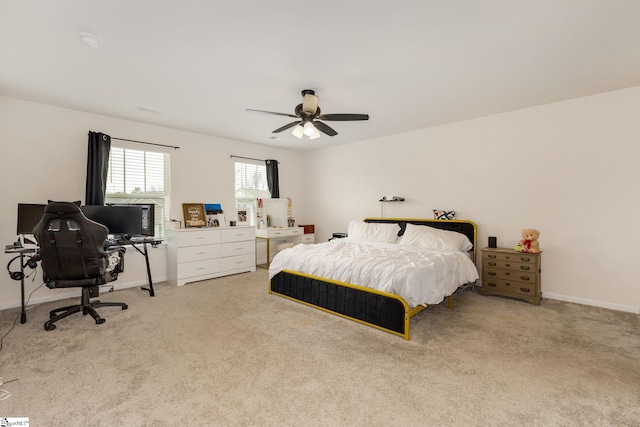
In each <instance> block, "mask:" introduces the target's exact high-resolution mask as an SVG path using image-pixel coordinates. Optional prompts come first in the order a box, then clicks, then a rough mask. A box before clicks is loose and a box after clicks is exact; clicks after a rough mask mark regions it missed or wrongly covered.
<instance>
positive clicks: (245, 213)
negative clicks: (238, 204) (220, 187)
mask: <svg viewBox="0 0 640 427" xmlns="http://www.w3.org/2000/svg"><path fill="white" fill-rule="evenodd" d="M252 216H253V212H252V210H251V208H250V207H242V208H238V212H237V217H238V218H237V220H236V223H237V224H238V225H251V218H252Z"/></svg>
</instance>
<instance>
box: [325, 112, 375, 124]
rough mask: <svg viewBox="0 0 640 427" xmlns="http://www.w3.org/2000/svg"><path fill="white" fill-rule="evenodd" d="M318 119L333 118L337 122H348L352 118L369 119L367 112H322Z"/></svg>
mask: <svg viewBox="0 0 640 427" xmlns="http://www.w3.org/2000/svg"><path fill="white" fill-rule="evenodd" d="M318 119H320V120H335V121H338V122H348V121H352V120H369V115H368V114H323V115H321V116H319V117H318Z"/></svg>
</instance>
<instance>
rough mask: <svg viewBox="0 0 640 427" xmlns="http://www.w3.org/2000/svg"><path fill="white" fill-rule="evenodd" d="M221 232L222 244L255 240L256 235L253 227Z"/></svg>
mask: <svg viewBox="0 0 640 427" xmlns="http://www.w3.org/2000/svg"><path fill="white" fill-rule="evenodd" d="M220 232H221V234H220V241H221V242H222V243H226V242H238V241H241V240H254V239H255V235H256V230H255V228H253V227H242V228H231V229H226V230H220Z"/></svg>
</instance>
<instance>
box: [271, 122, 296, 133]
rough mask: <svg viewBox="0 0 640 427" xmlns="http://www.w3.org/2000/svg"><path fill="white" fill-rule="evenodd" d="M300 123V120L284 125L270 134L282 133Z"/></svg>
mask: <svg viewBox="0 0 640 427" xmlns="http://www.w3.org/2000/svg"><path fill="white" fill-rule="evenodd" d="M300 123H302V120H299V121H297V122H292V123H289V124H288V125H284V126H282V127H281V128H278V129H276V130H274V131H273V132H271V133H278V132H282V131H283V130H287V129H290V128H292V127H294V126H295V125H299V124H300Z"/></svg>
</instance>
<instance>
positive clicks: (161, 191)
mask: <svg viewBox="0 0 640 427" xmlns="http://www.w3.org/2000/svg"><path fill="white" fill-rule="evenodd" d="M169 187H170V181H169V153H168V152H161V151H144V150H140V149H132V148H129V147H128V146H124V145H120V144H117V143H112V144H111V152H110V153H109V171H108V174H107V194H106V197H105V202H106V203H153V204H154V205H155V209H154V210H155V216H154V223H155V230H154V234H155V236H157V237H162V236H164V223H165V221H168V220H169V206H170V204H169V193H170V192H169Z"/></svg>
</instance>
